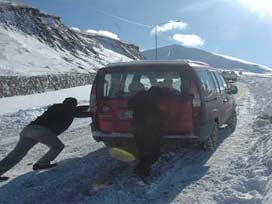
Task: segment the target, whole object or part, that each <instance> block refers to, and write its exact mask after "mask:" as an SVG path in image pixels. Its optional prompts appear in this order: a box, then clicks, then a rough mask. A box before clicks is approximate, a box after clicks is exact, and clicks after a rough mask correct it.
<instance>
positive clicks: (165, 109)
mask: <svg viewBox="0 0 272 204" xmlns="http://www.w3.org/2000/svg"><path fill="white" fill-rule="evenodd" d="M160 111H162V112H164V113H167V112H168V108H167V106H165V105H160Z"/></svg>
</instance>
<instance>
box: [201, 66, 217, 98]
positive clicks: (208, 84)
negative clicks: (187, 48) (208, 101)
mask: <svg viewBox="0 0 272 204" xmlns="http://www.w3.org/2000/svg"><path fill="white" fill-rule="evenodd" d="M197 74H198V76H199V79H200V81H201V86H202V88H203V90H204V91H205V94H206V95H209V94H211V93H212V92H213V91H215V90H216V87H215V83H214V81H213V79H212V76H211V74H210V73H209V72H208V71H206V70H197Z"/></svg>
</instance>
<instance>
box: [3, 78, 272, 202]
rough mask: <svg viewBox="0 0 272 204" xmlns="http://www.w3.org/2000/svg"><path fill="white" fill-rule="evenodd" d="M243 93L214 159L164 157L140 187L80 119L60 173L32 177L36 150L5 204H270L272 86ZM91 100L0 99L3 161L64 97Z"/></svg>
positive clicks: (16, 175)
mask: <svg viewBox="0 0 272 204" xmlns="http://www.w3.org/2000/svg"><path fill="white" fill-rule="evenodd" d="M238 85H239V94H238V95H237V96H236V99H237V104H238V112H239V116H238V125H237V129H236V131H235V132H234V133H233V134H230V133H229V132H228V131H227V129H221V130H220V136H221V143H220V145H219V147H218V148H217V149H216V151H215V152H214V153H212V152H205V151H202V150H199V149H197V148H183V149H180V150H175V151H171V152H166V153H164V154H163V155H162V156H161V158H160V160H159V161H158V162H156V164H155V165H154V166H153V174H152V176H151V177H150V178H148V179H147V183H148V184H144V185H143V184H142V183H141V182H139V179H138V178H137V177H135V176H134V175H133V173H132V171H133V167H134V165H135V164H134V163H121V162H119V161H116V160H114V159H112V158H111V157H110V156H109V154H108V152H107V150H106V148H105V146H104V145H103V144H101V143H97V142H95V141H94V140H93V139H92V136H91V130H90V127H89V123H90V122H91V119H89V118H87V119H76V120H75V121H74V123H73V125H72V126H71V127H70V128H69V129H68V130H67V131H66V132H65V133H64V134H62V135H61V136H60V138H61V140H63V141H64V143H65V145H66V148H65V149H64V151H63V152H62V153H61V155H59V157H58V158H57V161H58V162H59V166H58V167H56V168H54V169H50V170H43V171H39V172H33V171H31V165H32V164H33V162H35V161H36V160H37V159H38V158H39V157H40V156H41V155H42V154H43V153H44V152H45V151H46V148H45V147H44V146H42V145H37V146H36V147H35V148H34V149H33V150H31V151H30V153H29V154H28V155H27V156H26V158H25V159H24V160H23V161H22V162H21V163H20V164H18V165H17V166H16V167H15V168H14V169H12V170H10V171H9V172H8V173H7V174H6V175H7V176H11V177H12V178H11V180H9V181H7V182H2V183H0V203H5V204H9V203H10V204H14V203H20V204H24V203H25V204H28V203H84V204H85V203H86V204H88V203H96V204H100V203H101V204H102V203H103V204H107V203H139V204H140V203H141V204H142V203H159V204H160V203H161V204H162V203H169V204H170V203H172V204H174V203H185V204H199V203H200V204H230V203H231V204H242V203H243V204H251V203H252V204H253V203H254V204H271V203H272V200H271V198H272V177H271V175H272V174H271V173H272V162H271V158H272V150H271V146H272V138H271V133H272V131H271V130H272V100H271V95H272V90H271V89H270V87H271V86H272V80H271V78H268V77H265V78H263V77H256V76H243V77H242V80H241V81H240V82H239V83H238ZM89 92H90V86H84V87H78V88H72V89H67V90H63V91H62V90H61V91H56V92H48V93H44V94H35V95H30V96H20V97H10V98H2V99H0V104H1V107H4V109H7V111H3V110H2V109H1V113H0V158H2V157H4V155H6V154H7V153H8V152H9V151H10V150H11V149H12V148H13V147H14V146H15V144H16V142H17V140H18V134H19V132H20V130H21V129H22V128H23V127H24V126H25V125H26V124H28V123H29V122H30V121H31V120H33V119H34V118H35V117H37V116H38V115H39V114H41V113H42V112H43V111H44V110H45V109H46V107H47V105H50V104H52V103H55V102H60V101H62V100H63V98H65V97H67V96H75V97H77V98H78V99H79V100H80V101H81V104H88V99H89ZM9 104H10V105H11V107H10V108H9ZM13 104H14V105H13ZM16 104H17V105H18V106H17V107H16Z"/></svg>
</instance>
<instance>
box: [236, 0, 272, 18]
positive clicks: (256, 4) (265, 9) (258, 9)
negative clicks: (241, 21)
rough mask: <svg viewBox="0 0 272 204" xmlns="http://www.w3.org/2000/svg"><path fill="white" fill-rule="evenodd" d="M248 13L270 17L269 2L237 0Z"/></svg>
mask: <svg viewBox="0 0 272 204" xmlns="http://www.w3.org/2000/svg"><path fill="white" fill-rule="evenodd" d="M237 1H238V2H239V3H240V4H242V5H243V6H244V7H246V8H248V9H249V10H250V11H252V12H255V13H258V14H259V15H260V16H261V17H264V16H272V1H271V0H237Z"/></svg>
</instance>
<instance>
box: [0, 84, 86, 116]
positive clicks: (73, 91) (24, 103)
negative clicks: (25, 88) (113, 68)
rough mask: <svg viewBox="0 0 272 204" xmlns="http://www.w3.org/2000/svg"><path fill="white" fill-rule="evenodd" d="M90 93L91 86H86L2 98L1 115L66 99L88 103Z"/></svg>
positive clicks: (0, 104)
mask: <svg viewBox="0 0 272 204" xmlns="http://www.w3.org/2000/svg"><path fill="white" fill-rule="evenodd" d="M90 91H91V85H86V86H79V87H74V88H69V89H63V90H58V91H51V92H46V93H41V94H34V95H26V96H13V97H7V98H0V107H1V109H0V115H3V114H7V113H14V112H18V111H20V110H27V109H36V108H40V107H44V106H48V105H50V104H53V103H60V102H62V101H63V99H64V98H66V97H75V98H77V99H78V100H79V101H81V102H85V103H88V101H89V97H90Z"/></svg>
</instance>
